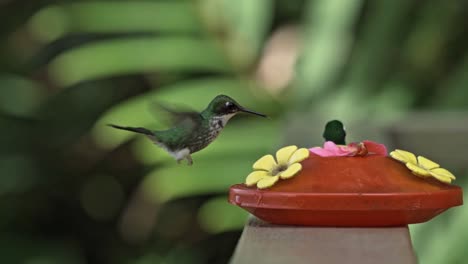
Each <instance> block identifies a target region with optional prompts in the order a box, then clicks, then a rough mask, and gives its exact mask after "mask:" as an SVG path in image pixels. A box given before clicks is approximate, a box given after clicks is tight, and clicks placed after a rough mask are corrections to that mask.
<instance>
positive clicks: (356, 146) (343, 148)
mask: <svg viewBox="0 0 468 264" xmlns="http://www.w3.org/2000/svg"><path fill="white" fill-rule="evenodd" d="M309 150H310V152H312V153H313V154H315V155H317V156H321V157H345V156H366V155H369V154H371V155H381V156H387V148H386V147H385V145H383V144H379V143H377V142H373V141H370V140H364V141H362V142H355V143H351V144H348V145H336V144H335V143H334V142H332V141H327V142H325V144H323V147H322V148H321V147H313V148H310V149H309Z"/></svg>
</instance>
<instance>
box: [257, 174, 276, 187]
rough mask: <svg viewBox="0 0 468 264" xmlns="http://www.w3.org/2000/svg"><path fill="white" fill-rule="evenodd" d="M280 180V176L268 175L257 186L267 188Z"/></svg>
mask: <svg viewBox="0 0 468 264" xmlns="http://www.w3.org/2000/svg"><path fill="white" fill-rule="evenodd" d="M278 180H279V177H278V176H272V177H266V178H263V179H261V180H260V181H258V182H257V187H258V188H259V189H266V188H269V187H271V186H273V185H274V184H275V183H276V182H277V181H278Z"/></svg>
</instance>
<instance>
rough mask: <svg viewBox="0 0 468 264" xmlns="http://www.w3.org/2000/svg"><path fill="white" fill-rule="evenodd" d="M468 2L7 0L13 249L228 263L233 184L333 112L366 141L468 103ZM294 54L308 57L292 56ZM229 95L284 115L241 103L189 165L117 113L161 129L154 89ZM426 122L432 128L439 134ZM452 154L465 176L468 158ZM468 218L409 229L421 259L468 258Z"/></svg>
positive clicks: (66, 257)
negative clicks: (244, 111)
mask: <svg viewBox="0 0 468 264" xmlns="http://www.w3.org/2000/svg"><path fill="white" fill-rule="evenodd" d="M467 8H468V5H467V3H466V2H464V1H436V0H429V1H424V2H421V1H416V0H411V1H407V0H396V1H384V0H381V1H380V0H379V1H369V0H367V1H365V0H356V1H341V0H330V1H304V0H291V1H279V0H258V1H251V0H239V1H230V0H197V1H188V0H185V1H184V0H175V1H165V0H153V1H150V0H138V1H83V2H82V1H73V2H72V1H50V0H43V1H12V0H6V1H0V17H2V22H1V23H0V40H1V41H0V130H1V131H2V134H1V137H0V175H1V180H0V197H1V199H0V212H1V215H2V217H1V218H0V234H1V235H0V262H1V263H115V264H118V263H125V264H127V263H128V264H133V263H134V264H143V263H226V262H227V261H228V260H229V257H230V255H231V254H232V251H233V249H234V246H235V244H236V242H237V239H238V237H239V235H240V230H241V228H242V225H243V223H244V220H245V217H246V216H247V214H246V213H245V212H244V211H242V210H241V209H239V208H237V207H234V206H231V205H229V204H228V203H227V201H226V194H227V190H228V188H229V186H230V185H231V184H234V183H238V182H242V181H243V179H244V177H245V176H246V175H247V173H249V171H250V169H251V168H250V165H251V163H252V161H254V160H255V159H256V158H258V157H259V156H261V155H263V154H265V153H271V152H273V151H274V150H275V149H277V147H279V146H281V145H284V144H290V143H296V142H300V143H302V144H306V145H312V144H316V143H319V142H320V141H321V138H320V131H321V129H322V126H323V121H324V120H328V119H334V118H340V119H342V120H344V121H345V123H349V124H351V127H353V125H354V127H355V128H356V129H355V130H354V132H351V131H350V132H349V134H352V135H351V136H352V137H353V139H354V138H356V139H362V138H374V139H375V137H373V136H372V135H373V134H372V133H371V132H370V131H371V130H372V131H374V130H373V129H374V128H383V130H379V131H381V132H382V133H376V134H378V138H379V139H380V136H381V135H387V134H391V133H393V132H394V130H392V128H394V126H395V124H401V123H395V122H397V121H398V120H400V119H402V118H403V119H404V118H405V117H407V116H411V114H412V113H413V112H414V111H421V110H422V111H439V112H447V111H466V108H467V107H468V103H467V100H466V98H468V89H467V88H466V86H467V85H468V79H467V77H466V76H467V75H466V72H467V71H468V52H467V49H466V46H467V44H468V37H467V36H468V34H467V33H468V32H467V30H468V27H467V26H466V22H465V21H466V19H465V14H464V10H467ZM291 29H293V30H291ZM281 32H286V34H280V33H281ZM285 36H286V37H285ZM291 43H293V44H291ZM294 43H300V44H299V45H294ZM288 54H296V57H294V56H293V55H291V56H292V57H291V58H293V63H292V65H291V66H289V68H288V66H287V65H286V64H287V63H286V61H287V60H288V59H289V58H290V57H288V56H289V55H288ZM289 75H291V76H289ZM278 78H279V79H281V80H286V81H285V83H286V84H277V83H282V82H280V81H277V80H278ZM272 83H273V84H272ZM217 94H228V95H230V96H232V97H234V98H236V99H237V100H238V101H239V102H240V103H241V104H242V105H245V106H248V107H249V108H252V109H255V110H257V111H259V112H265V113H267V114H268V115H269V116H270V119H269V120H264V119H256V118H253V117H247V116H238V117H236V118H235V119H234V120H233V121H231V122H230V123H229V125H228V127H227V128H226V130H225V131H224V132H223V133H222V134H221V136H220V137H219V139H217V140H216V141H215V142H214V143H213V144H212V145H210V147H209V148H207V149H206V150H204V151H202V152H200V153H197V154H195V155H194V157H193V158H194V166H192V167H188V166H185V164H182V165H178V164H177V163H176V162H175V161H174V160H173V159H171V158H170V157H169V156H168V155H167V154H166V153H164V151H162V150H161V149H159V148H157V147H155V146H154V145H153V144H151V143H150V142H149V141H147V140H146V139H145V138H143V137H140V136H135V135H132V134H129V133H123V132H120V131H115V130H112V129H109V128H108V127H106V126H105V124H107V123H118V124H122V125H133V126H146V127H149V128H153V129H162V128H164V126H165V124H164V122H163V121H164V117H163V116H159V114H160V113H157V112H154V111H153V109H152V107H151V105H152V103H154V102H156V101H158V102H165V103H169V104H173V105H178V106H182V107H186V106H187V107H191V108H194V109H197V110H201V109H203V107H204V106H205V105H206V104H207V103H208V102H209V101H210V100H211V99H212V98H213V97H214V96H215V95H217ZM430 113H432V112H430ZM463 113H464V112H462V116H464V115H465V114H463ZM453 117H454V120H455V121H454V123H457V120H458V119H457V118H458V117H455V116H454V115H453ZM421 122H425V123H424V124H425V126H424V127H425V128H424V129H422V130H418V131H421V132H423V133H425V135H433V134H431V133H437V131H439V130H440V128H438V125H437V124H436V123H431V120H430V119H427V118H426V119H424V120H422V121H421ZM416 123H417V122H413V123H410V122H407V123H404V124H406V125H407V126H408V128H410V129H409V130H410V131H414V130H411V126H412V125H415V124H416ZM359 124H364V125H359ZM359 128H360V129H359ZM404 128H405V127H403V129H404ZM400 129H401V127H400ZM446 129H448V131H449V132H453V131H452V130H450V127H447V128H446ZM454 129H455V132H457V131H458V132H459V133H460V131H461V133H464V132H466V131H467V128H466V127H465V126H463V124H459V126H456V127H455V128H454ZM348 130H349V129H348ZM305 131H315V132H313V133H312V132H311V133H309V132H305ZM392 131H393V132H392ZM297 135H300V136H297ZM398 136H401V137H405V134H404V133H400V134H399V135H398ZM406 138H411V137H410V136H407V137H406ZM415 138H416V139H415V141H418V140H419V142H421V144H424V143H427V144H430V139H429V140H427V137H423V136H421V137H418V136H416V137H415ZM403 141H404V140H403ZM403 141H401V140H400V141H398V140H393V141H392V139H389V140H388V141H387V142H386V143H387V144H389V146H390V147H391V146H398V142H403ZM458 143H460V144H462V145H463V144H465V143H464V142H458ZM415 146H418V144H416V143H415ZM464 149H466V148H464ZM412 150H413V151H414V152H418V149H412ZM421 151H425V150H424V149H421ZM434 151H435V150H434ZM439 151H440V149H439ZM445 151H447V153H451V151H452V150H451V149H446V150H445ZM457 153H458V152H457ZM459 153H461V154H458V155H463V154H465V155H466V153H463V152H459ZM428 156H430V155H428ZM444 157H445V158H446V159H447V160H450V159H451V157H450V155H445V156H442V159H443V158H444ZM440 162H441V163H443V160H440ZM459 163H461V162H459ZM451 164H454V168H453V170H454V172H455V173H456V174H457V175H458V180H457V182H456V183H457V184H460V185H465V186H466V184H468V182H467V181H466V180H465V179H464V176H465V175H467V167H466V165H464V164H460V166H458V167H457V166H456V164H457V163H455V162H453V163H451ZM467 219H468V216H467V215H466V210H463V209H462V208H456V209H453V210H450V211H449V212H448V213H446V214H444V215H442V216H439V217H437V218H436V219H434V220H433V221H431V222H429V223H426V224H421V225H416V226H414V227H412V235H413V241H414V244H415V248H416V251H417V254H418V256H419V259H420V261H421V263H442V262H444V263H463V262H465V261H466V259H467V258H468V255H467V254H466V252H465V251H464V250H463V245H464V244H466V243H465V242H466V239H465V237H466V235H464V234H465V233H466V232H468V228H466V227H465V225H464V223H465V221H467Z"/></svg>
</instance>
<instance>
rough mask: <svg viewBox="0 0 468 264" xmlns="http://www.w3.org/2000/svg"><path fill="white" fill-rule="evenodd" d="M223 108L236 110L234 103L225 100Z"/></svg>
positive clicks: (230, 110)
mask: <svg viewBox="0 0 468 264" xmlns="http://www.w3.org/2000/svg"><path fill="white" fill-rule="evenodd" d="M224 108H225V109H226V110H227V111H228V112H235V111H236V110H237V107H236V105H235V104H233V103H232V102H226V103H224Z"/></svg>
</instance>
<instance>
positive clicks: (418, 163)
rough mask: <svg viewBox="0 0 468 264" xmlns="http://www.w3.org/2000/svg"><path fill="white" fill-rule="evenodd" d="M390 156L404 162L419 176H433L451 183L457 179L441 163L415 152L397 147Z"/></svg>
mask: <svg viewBox="0 0 468 264" xmlns="http://www.w3.org/2000/svg"><path fill="white" fill-rule="evenodd" d="M390 156H391V157H392V158H394V159H396V160H398V161H400V162H403V163H404V164H405V165H406V167H407V168H408V169H410V170H411V172H412V173H413V174H414V175H416V176H419V177H422V178H428V177H433V178H435V179H437V180H438V181H441V182H445V183H451V182H452V180H455V176H454V175H453V174H452V173H451V172H450V171H448V170H446V169H444V168H440V165H439V164H437V163H435V162H434V161H432V160H430V159H428V158H425V157H423V156H418V157H416V155H414V154H413V153H411V152H409V151H406V150H401V149H397V150H394V151H392V152H390Z"/></svg>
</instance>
